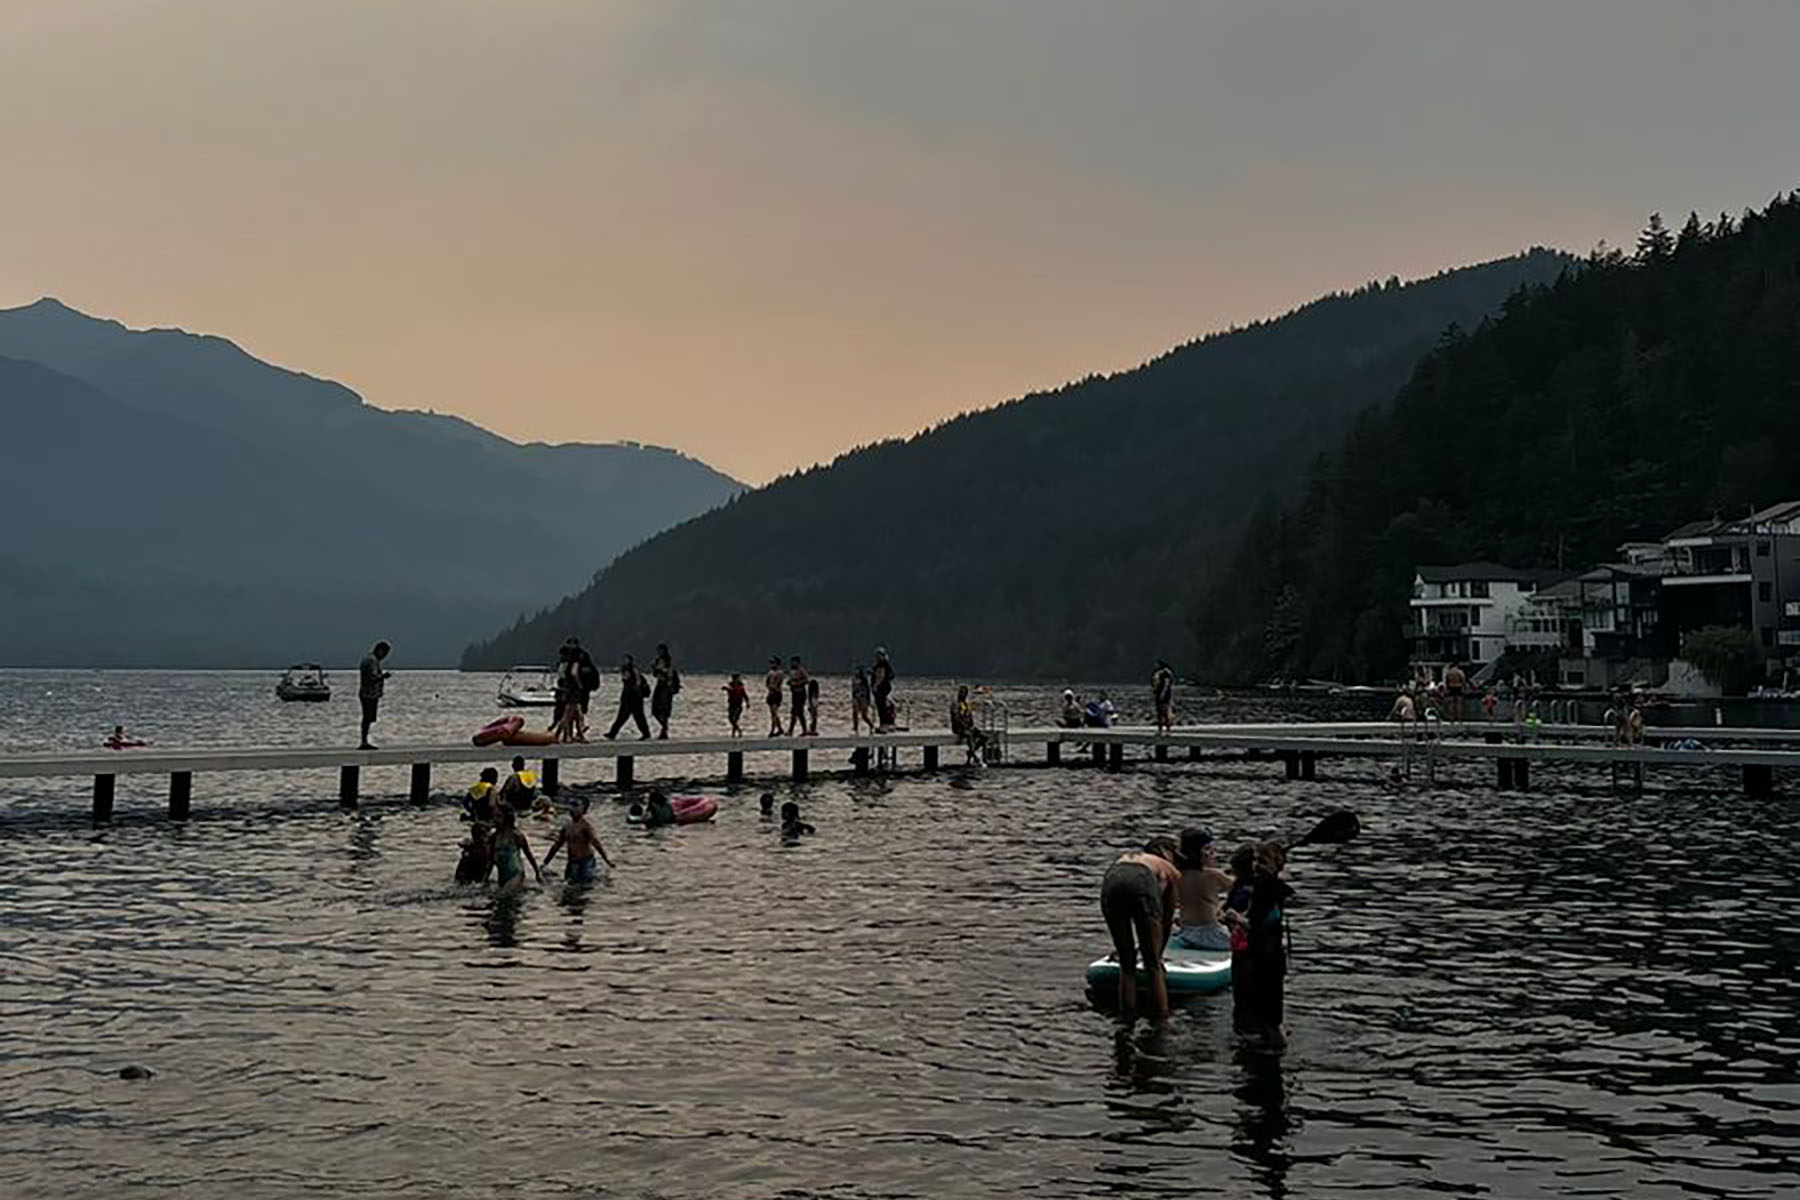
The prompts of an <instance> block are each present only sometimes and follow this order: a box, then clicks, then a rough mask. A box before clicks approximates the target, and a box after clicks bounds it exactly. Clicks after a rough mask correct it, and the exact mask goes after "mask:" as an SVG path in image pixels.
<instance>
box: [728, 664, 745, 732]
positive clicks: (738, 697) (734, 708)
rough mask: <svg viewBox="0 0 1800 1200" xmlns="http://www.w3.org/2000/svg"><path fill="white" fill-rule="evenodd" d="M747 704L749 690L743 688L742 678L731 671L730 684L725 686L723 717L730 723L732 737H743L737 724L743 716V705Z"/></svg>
mask: <svg viewBox="0 0 1800 1200" xmlns="http://www.w3.org/2000/svg"><path fill="white" fill-rule="evenodd" d="M749 702H750V690H749V689H748V688H746V687H745V686H744V677H743V676H742V675H740V674H738V673H737V672H736V671H733V672H732V673H731V682H730V683H728V684H726V685H725V716H726V718H727V719H728V720H729V721H730V722H731V736H732V737H743V736H744V730H743V728H742V727H741V726H740V725H739V722H740V721H741V720H742V719H743V716H744V705H746V704H748V703H749Z"/></svg>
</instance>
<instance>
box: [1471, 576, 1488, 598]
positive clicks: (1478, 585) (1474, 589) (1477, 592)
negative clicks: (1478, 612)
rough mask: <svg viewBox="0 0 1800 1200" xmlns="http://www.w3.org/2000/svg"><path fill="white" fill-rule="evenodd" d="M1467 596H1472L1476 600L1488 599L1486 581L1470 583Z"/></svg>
mask: <svg viewBox="0 0 1800 1200" xmlns="http://www.w3.org/2000/svg"><path fill="white" fill-rule="evenodd" d="M1469 595H1471V596H1473V597H1474V598H1475V599H1477V600H1485V599H1487V597H1488V585H1487V580H1485V579H1482V580H1477V581H1476V582H1474V583H1471V584H1470V585H1469Z"/></svg>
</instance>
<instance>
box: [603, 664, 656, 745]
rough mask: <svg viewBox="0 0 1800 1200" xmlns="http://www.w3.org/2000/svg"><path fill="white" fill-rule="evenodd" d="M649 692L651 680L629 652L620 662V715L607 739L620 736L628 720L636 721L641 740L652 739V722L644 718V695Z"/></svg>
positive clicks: (614, 720) (615, 718) (615, 719)
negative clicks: (646, 677) (645, 675)
mask: <svg viewBox="0 0 1800 1200" xmlns="http://www.w3.org/2000/svg"><path fill="white" fill-rule="evenodd" d="M649 694H650V681H649V680H647V679H645V678H644V673H643V672H642V671H640V670H638V665H637V660H636V659H634V658H632V657H631V655H629V654H627V655H626V656H625V659H624V661H623V662H621V663H620V664H619V715H618V716H616V717H614V718H613V723H612V728H611V729H609V730H607V731H606V737H607V740H609V741H610V740H611V739H613V738H616V737H618V736H619V730H621V729H623V728H624V727H625V722H627V721H633V722H636V724H637V727H638V740H639V741H640V742H644V741H649V740H650V722H648V721H646V720H644V697H646V696H648V695H649Z"/></svg>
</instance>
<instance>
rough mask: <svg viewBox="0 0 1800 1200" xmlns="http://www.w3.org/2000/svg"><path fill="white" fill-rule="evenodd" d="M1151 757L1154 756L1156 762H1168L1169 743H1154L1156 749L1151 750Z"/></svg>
mask: <svg viewBox="0 0 1800 1200" xmlns="http://www.w3.org/2000/svg"><path fill="white" fill-rule="evenodd" d="M1151 757H1153V758H1155V759H1156V761H1157V762H1168V761H1169V743H1167V742H1158V743H1156V749H1154V750H1152V751H1151Z"/></svg>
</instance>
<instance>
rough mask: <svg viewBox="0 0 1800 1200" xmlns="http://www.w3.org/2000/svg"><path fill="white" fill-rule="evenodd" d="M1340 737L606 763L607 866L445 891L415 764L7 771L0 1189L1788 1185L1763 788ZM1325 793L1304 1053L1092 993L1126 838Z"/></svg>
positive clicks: (601, 803) (1220, 1007) (1311, 853)
mask: <svg viewBox="0 0 1800 1200" xmlns="http://www.w3.org/2000/svg"><path fill="white" fill-rule="evenodd" d="M38 682H39V683H41V682H42V681H41V680H40V681H38ZM106 686H107V687H109V688H116V687H117V686H118V685H117V684H116V683H115V682H114V681H111V680H108V681H107V682H106ZM183 686H184V687H186V688H188V689H189V691H190V692H191V693H192V694H193V695H196V696H210V694H211V693H209V692H208V690H207V689H206V688H205V687H203V686H201V685H200V684H199V683H196V682H194V681H193V680H188V681H187V682H186V683H184V684H183ZM695 690H696V692H697V691H698V689H695ZM3 695H4V680H3V679H0V697H3ZM209 702H210V701H209ZM259 703H260V701H259ZM4 706H5V705H4V700H3V699H0V708H4ZM326 707H332V706H326ZM170 719H171V720H175V719H176V717H171V718H170ZM182 719H186V718H182ZM245 719H246V721H252V720H257V719H263V718H262V717H248V716H247V717H246V718H245ZM309 719H310V718H309ZM196 720H197V718H196ZM1325 774H1326V775H1327V776H1328V777H1327V778H1324V779H1321V780H1320V781H1319V782H1317V783H1307V784H1299V783H1287V782H1285V781H1284V780H1282V779H1280V778H1279V775H1280V770H1279V767H1278V766H1273V765H1255V764H1242V763H1238V764H1208V765H1205V766H1200V767H1194V766H1189V765H1187V764H1170V765H1167V766H1148V765H1146V766H1143V767H1140V768H1138V769H1136V770H1133V771H1129V772H1127V773H1125V774H1123V775H1118V776H1111V775H1106V774H1103V773H1100V772H1095V771H1092V770H1087V769H1081V770H1066V771H1051V770H1032V771H1025V770H1020V771H988V772H973V773H953V772H946V773H945V774H943V775H941V776H939V777H936V778H931V779H925V778H900V779H893V778H886V779H883V778H875V779H866V780H851V779H843V780H836V779H816V780H815V781H814V782H812V783H811V784H808V785H805V786H803V787H799V788H795V787H792V786H791V785H787V784H785V783H784V784H776V785H774V786H773V788H772V790H774V791H775V792H776V795H777V801H778V802H779V801H782V800H786V799H789V798H795V799H798V800H800V802H801V803H802V805H803V807H804V808H805V810H806V813H807V817H808V819H809V820H811V821H812V822H813V823H814V824H815V825H817V826H818V830H819V832H818V833H817V835H815V836H813V837H810V838H807V839H805V840H804V841H803V842H802V843H800V844H799V845H795V846H783V845H782V843H781V840H780V838H779V836H778V833H777V830H776V828H775V827H774V825H773V823H771V822H767V821H764V820H762V819H761V818H760V817H759V816H758V814H757V810H756V798H757V795H758V794H759V793H760V792H761V791H762V790H763V789H762V787H760V786H756V785H752V786H749V787H744V788H740V789H735V790H721V789H718V788H713V789H711V790H712V791H713V792H714V794H717V795H719V796H720V797H721V800H722V805H723V807H722V810H721V813H720V817H719V819H718V820H717V821H716V822H714V823H713V824H711V825H707V826H696V827H689V828H682V829H676V830H662V831H656V832H654V833H646V832H644V831H641V830H634V829H628V828H626V827H625V825H624V823H623V817H622V813H621V811H620V808H619V806H618V804H617V803H616V801H614V800H613V799H612V798H611V796H610V793H609V792H606V791H599V792H597V793H596V795H597V797H598V798H597V799H596V804H595V812H594V818H595V820H596V821H597V822H598V824H599V827H600V829H601V832H602V835H603V837H604V838H605V840H606V842H607V849H608V852H609V853H610V854H611V855H612V857H613V858H614V859H615V861H616V862H617V864H618V866H617V868H616V869H615V870H612V871H610V872H607V873H606V874H604V875H603V876H602V879H601V881H600V882H599V883H597V884H595V885H593V886H589V887H569V886H567V885H565V884H564V883H563V882H562V881H561V879H560V878H558V877H556V876H555V875H554V874H552V876H551V877H550V878H548V879H547V881H546V883H545V885H544V886H543V887H542V888H541V889H538V888H533V889H528V890H527V891H525V892H524V893H522V894H520V895H517V896H510V897H497V896H495V895H493V894H492V893H491V892H490V891H488V890H486V889H482V888H466V887H456V886H454V885H452V884H451V882H450V877H451V872H452V870H453V868H454V865H455V861H456V857H457V847H458V843H459V842H460V840H461V838H462V836H463V827H462V825H461V823H460V822H459V821H458V819H457V815H456V811H455V808H454V806H453V805H451V804H450V803H448V802H447V801H445V802H441V803H436V804H433V805H429V806H422V807H414V806H410V805H407V804H404V803H400V802H398V799H397V797H398V796H399V795H400V794H401V793H403V791H404V788H405V779H404V776H403V774H397V775H396V776H395V778H394V779H393V780H392V781H391V784H390V786H389V790H390V791H391V793H392V794H393V796H394V797H395V799H394V800H391V801H389V802H385V803H375V804H371V805H369V806H367V807H365V808H364V809H363V810H362V811H360V812H356V813H348V814H346V813H341V812H339V811H338V810H337V808H336V804H335V788H334V783H335V780H333V779H331V778H329V777H321V778H319V779H318V780H316V781H315V782H316V783H317V786H316V787H314V788H313V789H312V790H311V791H310V792H309V791H308V790H307V786H306V784H305V782H304V781H300V780H296V779H284V778H280V777H277V778H272V779H257V778H255V777H243V778H241V779H236V780H234V781H233V783H232V785H231V788H230V791H229V794H222V793H221V792H220V790H219V789H216V788H214V789H206V788H197V794H196V804H195V819H194V820H193V821H192V822H190V823H188V824H186V825H184V826H175V825H171V824H170V823H169V822H167V821H166V820H163V819H161V818H160V817H156V816H153V815H152V814H151V813H149V812H139V813H137V814H136V815H133V814H131V813H130V812H129V811H128V810H127V809H126V808H125V806H124V804H123V803H122V805H121V819H120V820H119V821H118V822H116V823H115V824H114V825H113V826H112V827H110V828H106V829H100V830H90V829H89V828H87V827H86V825H85V824H84V822H83V821H82V820H81V819H80V815H79V814H80V813H82V812H84V811H85V809H84V807H83V806H82V805H81V804H80V803H79V798H78V802H77V803H76V804H75V806H74V808H75V815H73V816H71V815H69V813H68V808H67V806H64V807H61V808H59V807H58V804H59V803H60V802H58V801H57V800H56V796H55V793H54V792H43V791H20V792H9V793H8V795H9V796H11V797H12V798H11V799H10V800H8V801H0V1123H3V1127H4V1129H5V1136H4V1137H3V1138H0V1196H4V1197H7V1198H8V1200H10V1198H11V1197H14V1196H20V1197H36V1196H55V1197H63V1196H73V1197H87V1196H94V1197H99V1196H105V1197H107V1198H108V1200H113V1198H115V1197H116V1196H118V1195H120V1194H135V1193H140V1192H142V1193H146V1194H167V1195H172V1196H173V1195H179V1196H182V1197H195V1198H198V1200H213V1198H215V1197H216V1198H220V1200H224V1198H236V1197H240V1196H243V1197H262V1196H277V1197H286V1196H294V1197H301V1196H307V1197H311V1196H319V1195H381V1196H398V1197H420V1198H424V1197H440V1196H446V1195H486V1194H493V1193H499V1192H504V1193H506V1194H509V1195H515V1196H522V1197H534V1196H546V1197H568V1196H572V1195H573V1196H585V1195H622V1196H658V1197H664V1196H677V1197H709V1198H712V1197H739V1196H741V1197H763V1196H771V1195H784V1196H792V1197H814V1196H828V1197H833V1198H834V1200H837V1198H845V1197H875V1196H884V1197H885V1196H902V1195H904V1196H933V1197H936V1196H958V1197H961V1196H971V1197H988V1196H993V1197H1001V1196H1008V1197H1010V1196H1030V1197H1033V1198H1034V1200H1037V1198H1043V1200H1049V1198H1054V1197H1088V1196H1093V1195H1097V1194H1106V1193H1126V1192H1128V1193H1130V1194H1132V1195H1134V1196H1138V1195H1153V1196H1154V1195H1164V1196H1192V1195H1221V1196H1224V1195H1229V1196H1232V1197H1239V1198H1242V1197H1255V1196H1267V1197H1295V1198H1313V1197H1339V1196H1345V1197H1347V1196H1351V1195H1364V1194H1371V1193H1382V1194H1387V1195H1420V1194H1430V1193H1436V1192H1450V1193H1456V1194H1466V1195H1488V1196H1496V1197H1514V1196H1650V1197H1662V1196H1668V1197H1674V1196H1682V1195H1692V1194H1711V1195H1721V1196H1725V1195H1728V1196H1734V1197H1738V1196H1743V1197H1778V1196H1787V1195H1791V1194H1793V1189H1792V1180H1793V1179H1794V1177H1795V1171H1796V1167H1797V1166H1800V1164H1797V1163H1796V1161H1795V1159H1796V1156H1797V1155H1800V1140H1797V1139H1796V1138H1795V1136H1794V1133H1793V1130H1794V1129H1795V1127H1796V1123H1797V1121H1796V1118H1797V1112H1796V1110H1797V1108H1800V1087H1797V1086H1796V1084H1795V1082H1794V1081H1795V1079H1796V1077H1797V1076H1800V1033H1796V1025H1795V1022H1794V1020H1793V1012H1794V1008H1795V1000H1796V988H1795V984H1794V976H1795V967H1796V964H1797V963H1800V884H1797V883H1796V879H1797V877H1800V869H1797V868H1800V850H1797V849H1796V847H1800V819H1797V818H1796V816H1795V815H1794V812H1793V810H1792V809H1791V808H1790V807H1789V805H1788V802H1785V801H1781V800H1770V801H1746V800H1744V799H1742V798H1741V797H1740V796H1738V795H1736V794H1735V792H1733V791H1731V790H1728V789H1726V788H1722V787H1720V786H1718V784H1719V782H1720V781H1718V780H1715V779H1713V778H1711V777H1709V776H1707V775H1705V774H1703V773H1695V774H1692V775H1687V776H1681V777H1671V778H1670V779H1668V780H1665V781H1664V783H1665V786H1664V787H1662V788H1660V789H1658V788H1654V787H1653V788H1652V790H1651V792H1650V793H1649V794H1647V795H1645V796H1644V797H1642V798H1622V797H1614V796H1612V795H1611V794H1610V793H1609V792H1608V791H1607V790H1606V789H1605V787H1604V785H1603V781H1602V782H1600V783H1596V780H1595V777H1594V776H1592V775H1591V774H1584V773H1583V772H1581V771H1579V770H1570V771H1559V770H1556V769H1551V770H1547V771H1545V772H1544V773H1543V775H1542V776H1541V777H1540V778H1539V780H1538V781H1537V782H1538V785H1539V786H1538V790H1537V791H1535V792H1533V793H1531V794H1529V795H1518V794H1507V795H1504V796H1502V795H1499V794H1496V793H1494V792H1493V791H1491V790H1489V789H1488V788H1487V787H1486V779H1485V777H1483V776H1482V775H1479V774H1478V773H1477V772H1475V771H1473V770H1469V771H1457V770H1452V771H1451V772H1450V774H1449V776H1448V782H1447V784H1446V785H1445V786H1443V787H1441V788H1439V789H1437V790H1425V789H1410V790H1405V791H1392V792H1391V791H1387V790H1384V789H1381V788H1378V787H1374V786H1369V785H1368V783H1367V781H1368V779H1369V778H1370V774H1369V772H1368V770H1367V768H1366V767H1355V766H1346V767H1345V768H1344V769H1343V773H1342V775H1341V776H1339V777H1336V778H1331V777H1329V776H1330V775H1331V774H1332V772H1331V770H1330V764H1326V769H1325ZM953 781H956V782H959V783H961V784H962V785H964V786H952V782H953ZM372 786H374V785H372ZM122 799H123V798H122ZM1340 806H1348V807H1353V808H1355V809H1357V810H1358V811H1359V812H1360V813H1361V814H1362V816H1363V818H1364V821H1365V826H1366V832H1365V834H1364V836H1363V837H1362V838H1361V839H1359V840H1358V841H1357V842H1355V843H1352V844H1350V845H1348V846H1343V847H1314V848H1308V849H1307V850H1305V851H1303V852H1301V853H1299V854H1296V855H1295V862H1294V863H1293V866H1292V868H1291V872H1290V874H1291V878H1292V882H1293V883H1294V885H1295V886H1296V888H1297V889H1298V891H1299V893H1300V900H1299V902H1298V904H1297V906H1296V908H1295V910H1294V913H1293V924H1294V939H1295V958H1294V973H1293V975H1292V977H1291V980H1290V985H1289V997H1288V998H1289V1024H1290V1029H1291V1032H1292V1035H1293V1045H1292V1048H1291V1049H1290V1051H1289V1053H1288V1054H1286V1055H1285V1056H1284V1057H1281V1058H1279V1059H1277V1058H1273V1057H1269V1056H1266V1055H1256V1054H1247V1053H1244V1052H1243V1051H1241V1050H1240V1049H1239V1048H1238V1047H1237V1046H1236V1045H1235V1043H1234V1041H1233V1039H1232V1037H1231V1035H1230V1027H1231V1023H1230V1013H1229V998H1228V997H1227V998H1213V999H1204V1000H1200V1001H1197V1002H1193V1003H1189V1004H1188V1005H1186V1006H1185V1007H1183V1008H1182V1009H1181V1010H1180V1011H1178V1012H1177V1014H1176V1015H1175V1016H1174V1018H1173V1019H1172V1020H1171V1021H1170V1022H1169V1023H1168V1024H1167V1025H1166V1026H1164V1027H1160V1028H1153V1027H1150V1026H1148V1025H1144V1024H1140V1025H1139V1026H1137V1027H1136V1028H1134V1029H1120V1028H1119V1027H1118V1026H1117V1023H1116V1022H1115V1021H1114V1020H1113V1019H1112V1018H1111V1017H1110V1016H1108V1015H1107V1014H1106V1013H1104V1012H1101V1011H1098V1010H1097V1009H1095V1008H1094V1007H1093V1006H1092V1005H1091V1004H1089V1002H1088V1000H1087V997H1086V995H1085V993H1084V988H1083V979H1082V974H1083V968H1084V965H1085V963H1086V962H1087V961H1089V960H1090V959H1091V958H1092V957H1094V956H1095V955H1096V954H1097V953H1100V952H1101V951H1102V950H1103V949H1104V948H1105V945H1106V937H1105V932H1104V929H1103V928H1102V925H1101V922H1100V920H1099V912H1098V899H1097V891H1098V881H1099V877H1100V874H1101V872H1102V870H1103V868H1104V865H1105V864H1106V863H1107V862H1108V861H1109V860H1110V858H1111V857H1112V856H1113V855H1114V854H1115V853H1117V852H1118V850H1119V849H1121V848H1123V847H1127V846H1131V845H1135V844H1138V843H1140V842H1141V841H1142V840H1143V839H1144V837H1145V836H1146V835H1147V834H1149V833H1152V832H1159V831H1163V830H1169V829H1173V828H1176V827H1178V826H1180V825H1181V824H1184V823H1187V822H1190V821H1204V822H1206V823H1208V824H1211V825H1213V826H1215V827H1216V828H1217V829H1218V830H1219V832H1220V834H1221V836H1222V837H1223V838H1225V839H1227V840H1228V841H1232V840H1238V839H1242V838H1246V837H1249V836H1252V835H1254V834H1257V833H1259V832H1260V831H1262V830H1264V829H1268V828H1303V827H1304V826H1305V825H1306V824H1307V823H1309V822H1310V821H1311V820H1313V819H1316V818H1317V817H1318V816H1319V815H1321V814H1322V813H1323V812H1325V811H1328V810H1329V809H1331V808H1335V807H1340ZM58 813H61V814H62V815H60V816H59V815H58ZM551 828H552V827H551V826H549V825H548V824H546V823H543V822H537V821H533V822H530V823H528V832H529V835H530V836H531V838H532V840H533V842H534V844H547V840H548V837H549V834H550V831H551ZM128 1064H143V1065H145V1066H148V1067H150V1068H152V1069H153V1070H154V1071H155V1072H156V1074H155V1076H154V1078H151V1079H148V1080H141V1081H126V1080H121V1079H120V1078H119V1077H118V1071H119V1069H120V1068H121V1067H123V1066H125V1065H128Z"/></svg>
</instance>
